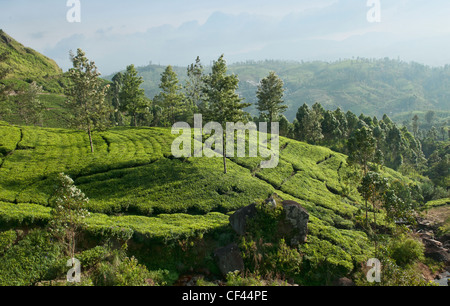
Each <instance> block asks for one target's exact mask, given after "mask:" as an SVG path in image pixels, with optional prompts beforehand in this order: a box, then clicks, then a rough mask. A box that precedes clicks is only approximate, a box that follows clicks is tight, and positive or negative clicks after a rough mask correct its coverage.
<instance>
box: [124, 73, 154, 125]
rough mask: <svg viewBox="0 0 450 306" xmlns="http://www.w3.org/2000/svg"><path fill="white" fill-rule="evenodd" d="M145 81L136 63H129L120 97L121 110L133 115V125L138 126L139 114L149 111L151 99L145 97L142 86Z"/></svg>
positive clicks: (131, 123) (131, 122)
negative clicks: (140, 75)
mask: <svg viewBox="0 0 450 306" xmlns="http://www.w3.org/2000/svg"><path fill="white" fill-rule="evenodd" d="M143 82H144V80H143V78H142V77H139V76H138V72H137V70H136V68H135V67H134V65H129V66H128V67H127V70H126V72H125V73H124V75H123V78H122V89H121V90H120V94H119V98H120V109H121V111H123V112H126V113H127V115H128V116H130V117H131V121H130V125H131V126H138V114H142V113H145V112H147V111H149V107H150V105H149V101H148V100H147V99H145V93H144V90H143V89H141V88H140V87H141V84H142V83H143Z"/></svg>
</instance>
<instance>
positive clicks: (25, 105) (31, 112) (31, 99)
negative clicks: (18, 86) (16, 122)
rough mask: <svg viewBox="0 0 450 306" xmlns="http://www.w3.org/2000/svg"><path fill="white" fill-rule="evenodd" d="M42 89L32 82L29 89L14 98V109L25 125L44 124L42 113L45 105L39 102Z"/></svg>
mask: <svg viewBox="0 0 450 306" xmlns="http://www.w3.org/2000/svg"><path fill="white" fill-rule="evenodd" d="M41 92H42V87H41V86H39V85H37V84H36V82H32V83H31V84H30V85H29V87H28V88H27V89H26V90H24V91H23V92H21V93H20V94H19V95H16V96H14V100H15V102H14V109H15V111H16V112H17V115H19V117H20V119H21V120H22V121H23V122H25V124H27V125H28V124H38V123H41V124H42V112H43V110H44V105H43V104H42V102H41V101H39V98H38V95H39V94H40V93H41Z"/></svg>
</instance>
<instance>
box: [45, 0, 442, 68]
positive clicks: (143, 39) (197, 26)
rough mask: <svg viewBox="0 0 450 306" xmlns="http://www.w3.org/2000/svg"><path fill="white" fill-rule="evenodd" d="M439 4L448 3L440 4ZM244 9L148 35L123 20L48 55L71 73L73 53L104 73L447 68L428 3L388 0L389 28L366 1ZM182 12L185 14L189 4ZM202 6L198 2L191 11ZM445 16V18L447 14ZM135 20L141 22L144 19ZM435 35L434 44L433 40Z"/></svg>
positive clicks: (157, 28) (437, 22)
mask: <svg viewBox="0 0 450 306" xmlns="http://www.w3.org/2000/svg"><path fill="white" fill-rule="evenodd" d="M436 1H438V2H439V3H440V4H442V2H440V1H441V0H436ZM200 2H202V1H200ZM216 2H217V1H215V0H214V1H211V2H208V4H206V2H205V7H204V8H203V9H204V11H208V12H209V11H210V10H211V9H212V8H214V7H217V3H216ZM177 3H178V2H177ZM196 3H197V2H196ZM245 3H246V4H245V5H244V6H241V7H240V9H237V7H238V5H237V2H236V1H231V2H230V5H229V7H228V8H227V9H225V10H224V11H223V10H215V11H211V12H209V13H208V14H209V15H207V18H205V19H204V20H203V21H201V20H199V19H200V18H199V19H192V20H187V21H185V22H182V23H181V24H179V25H175V24H173V23H172V24H170V23H169V24H161V25H157V26H151V27H149V28H148V29H146V30H144V31H143V30H139V31H136V30H135V31H134V32H129V31H128V32H126V31H124V30H123V29H122V26H123V24H122V20H120V19H118V20H115V25H114V26H110V25H109V24H102V26H101V27H97V28H92V29H91V30H90V31H85V32H83V33H81V34H73V35H71V36H69V37H67V38H64V39H61V40H60V41H59V42H58V43H57V44H56V45H55V46H53V47H49V48H47V49H45V54H46V55H47V56H50V57H52V58H54V59H55V60H56V61H57V62H58V63H59V64H60V65H61V66H62V68H63V69H68V68H69V67H70V64H71V63H70V61H69V57H68V54H69V50H76V49H77V48H82V49H83V50H84V51H86V53H87V56H88V57H89V58H90V59H92V60H94V61H96V63H97V65H98V67H99V68H100V70H101V71H103V73H104V74H111V73H113V72H116V71H120V70H123V69H124V68H125V67H126V66H127V65H129V64H132V63H133V64H135V65H137V66H142V65H147V64H148V63H149V62H150V61H152V62H153V63H160V64H162V65H169V64H171V65H182V66H187V65H188V64H190V63H192V62H193V61H194V60H195V58H196V57H197V56H200V58H201V59H202V61H203V62H204V63H205V64H208V63H210V62H211V61H212V60H215V59H217V58H218V57H219V56H220V55H221V54H225V56H226V58H227V60H228V62H235V61H244V60H248V59H251V60H264V59H288V60H336V59H339V58H351V57H353V56H354V57H357V56H359V57H394V58H397V57H400V58H402V59H405V60H416V61H420V62H423V63H426V64H432V65H443V64H445V63H446V62H447V61H448V56H446V55H445V54H444V53H443V52H437V50H436V47H437V46H439V48H441V49H440V50H442V48H444V47H446V46H447V45H448V44H447V43H446V42H445V41H448V34H447V32H449V30H448V29H449V27H445V26H444V25H445V24H446V23H448V22H447V21H446V19H444V14H442V13H441V14H437V17H433V16H427V17H425V16H423V15H421V14H420V10H423V11H426V12H427V14H428V13H430V14H431V12H432V11H436V10H437V9H439V8H436V7H434V10H433V9H431V8H430V4H429V2H425V1H422V0H403V1H399V2H395V3H394V2H392V1H389V2H388V1H384V0H382V2H381V3H382V20H383V22H382V23H380V24H372V23H369V22H368V21H367V19H366V14H367V11H368V10H369V8H368V7H367V5H366V1H362V0H345V1H344V0H340V1H322V2H320V3H319V2H318V3H319V4H317V6H315V7H306V6H305V3H306V2H305V1H299V2H297V3H300V4H302V5H297V6H293V7H295V8H296V9H292V10H286V6H282V7H283V8H284V10H281V9H280V10H279V11H278V12H276V13H274V14H272V15H271V14H269V12H268V10H269V9H270V6H269V4H268V3H269V2H268V1H261V2H258V3H260V6H258V9H254V10H253V11H252V10H250V8H249V7H250V6H251V5H257V2H256V1H253V0H252V1H246V2H245ZM286 3H293V1H291V0H287V2H286ZM426 3H428V4H426ZM180 5H182V7H185V6H186V3H185V4H180ZM183 5H184V6H183ZM199 5H200V4H199V3H197V4H196V6H195V5H194V8H193V9H195V8H199V7H200V6H199ZM427 5H428V6H427ZM233 7H235V8H234V12H235V13H229V12H227V11H228V10H231V11H233ZM161 9H162V8H161ZM204 11H203V13H202V14H204ZM249 11H250V12H249ZM441 11H444V12H445V9H441ZM255 12H257V13H255ZM165 14H167V16H172V15H171V13H167V12H166V13H165ZM173 14H174V15H173V17H175V16H178V15H177V14H183V13H182V12H181V8H178V9H177V10H176V11H175V12H174V13H173ZM185 14H187V13H185ZM191 14H192V16H194V14H193V13H191ZM202 14H200V15H202ZM187 15H189V16H191V15H190V14H187ZM200 15H199V16H200ZM275 15H276V16H275ZM183 16H185V17H186V15H183ZM202 16H203V15H202ZM439 16H440V17H439ZM419 17H420V18H422V19H420V18H419ZM102 18H105V16H103V17H102ZM136 18H137V20H139V18H140V15H139V16H137V17H136ZM409 18H413V20H410V19H409ZM414 18H415V19H414ZM172 19H173V18H172ZM423 20H433V24H435V25H436V27H426V28H424V29H423V31H422V32H423V33H418V31H417V28H418V27H417V26H416V27H415V26H414V24H415V23H417V22H418V21H420V23H423ZM85 27H86V26H85ZM128 28H129V29H130V27H129V26H128ZM419 29H420V27H419ZM419 34H420V35H419ZM431 36H435V39H431V40H430V39H429V38H430V37H431ZM439 39H444V40H445V41H440V40H439ZM424 42H426V44H424ZM411 46H414V50H412V49H411ZM447 50H448V49H447ZM436 56H438V57H436Z"/></svg>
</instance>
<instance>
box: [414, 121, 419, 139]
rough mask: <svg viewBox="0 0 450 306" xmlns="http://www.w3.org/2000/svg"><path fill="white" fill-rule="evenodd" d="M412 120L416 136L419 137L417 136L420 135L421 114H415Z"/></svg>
mask: <svg viewBox="0 0 450 306" xmlns="http://www.w3.org/2000/svg"><path fill="white" fill-rule="evenodd" d="M412 122H413V124H412V125H413V133H414V138H417V136H419V116H417V115H414V117H413V118H412Z"/></svg>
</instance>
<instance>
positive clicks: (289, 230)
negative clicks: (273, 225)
mask: <svg viewBox="0 0 450 306" xmlns="http://www.w3.org/2000/svg"><path fill="white" fill-rule="evenodd" d="M282 205H283V209H284V218H283V220H282V221H281V222H280V225H279V232H280V233H281V234H282V235H283V236H285V238H286V239H288V241H287V242H288V243H290V245H291V246H297V245H299V244H301V243H305V242H306V238H307V236H308V222H309V213H308V212H307V211H306V209H304V208H303V207H302V206H301V205H300V204H299V203H297V202H294V201H284V202H283V203H282Z"/></svg>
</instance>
